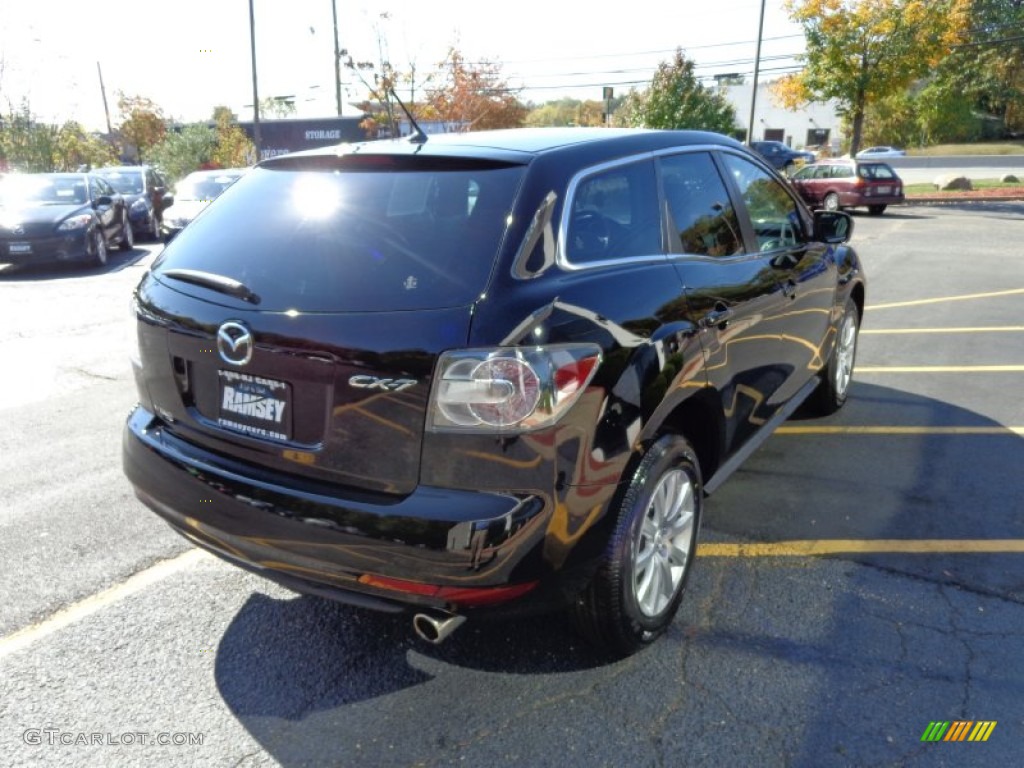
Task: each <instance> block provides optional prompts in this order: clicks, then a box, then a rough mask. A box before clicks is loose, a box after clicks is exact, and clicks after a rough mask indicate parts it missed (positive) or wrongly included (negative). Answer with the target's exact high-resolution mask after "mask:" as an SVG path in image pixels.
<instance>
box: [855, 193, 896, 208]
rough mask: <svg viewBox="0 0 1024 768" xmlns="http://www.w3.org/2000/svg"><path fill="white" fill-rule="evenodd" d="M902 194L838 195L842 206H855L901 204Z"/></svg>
mask: <svg viewBox="0 0 1024 768" xmlns="http://www.w3.org/2000/svg"><path fill="white" fill-rule="evenodd" d="M904 199H905V198H904V196H903V195H853V194H847V195H840V202H841V203H842V205H843V206H844V207H850V208H857V207H866V206H870V205H902V204H903V202H904Z"/></svg>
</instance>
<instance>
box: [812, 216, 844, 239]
mask: <svg viewBox="0 0 1024 768" xmlns="http://www.w3.org/2000/svg"><path fill="white" fill-rule="evenodd" d="M852 236H853V218H852V217H851V216H850V214H848V213H843V212H842V211H815V212H814V239H815V240H817V241H819V242H822V243H828V244H829V245H839V244H840V243H846V242H849V240H850V238H851V237H852Z"/></svg>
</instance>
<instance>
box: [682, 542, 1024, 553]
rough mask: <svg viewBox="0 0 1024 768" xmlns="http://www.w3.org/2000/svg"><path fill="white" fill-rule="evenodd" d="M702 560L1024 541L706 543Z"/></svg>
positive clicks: (1014, 549)
mask: <svg viewBox="0 0 1024 768" xmlns="http://www.w3.org/2000/svg"><path fill="white" fill-rule="evenodd" d="M698 553H699V554H700V556H701V557H815V556H820V555H841V554H866V555H873V554H905V555H916V554H924V555H930V554H947V555H955V554H966V555H970V554H993V553H997V554H998V553H1016V554H1020V553H1024V539H819V540H806V541H773V542H757V543H745V544H732V543H724V542H708V543H702V544H701V545H700V547H699V548H698Z"/></svg>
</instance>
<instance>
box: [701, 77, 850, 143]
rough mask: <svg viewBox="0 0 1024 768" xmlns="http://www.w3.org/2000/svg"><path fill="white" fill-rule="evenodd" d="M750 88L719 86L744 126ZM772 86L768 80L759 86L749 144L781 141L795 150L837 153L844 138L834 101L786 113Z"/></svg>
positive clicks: (747, 112) (748, 112)
mask: <svg viewBox="0 0 1024 768" xmlns="http://www.w3.org/2000/svg"><path fill="white" fill-rule="evenodd" d="M752 85H753V84H752V83H750V82H744V83H733V84H728V85H726V84H723V85H721V86H719V87H720V88H721V91H722V94H723V95H724V96H725V97H726V98H727V99H728V100H729V103H730V104H732V106H733V108H735V110H736V116H737V119H738V120H739V122H741V123H742V124H743V125H744V126H745V125H746V124H747V121H748V119H749V117H750V96H751V87H752ZM771 85H772V84H771V82H770V81H768V82H761V83H758V86H757V106H756V108H755V110H754V135H753V136H751V137H750V141H781V142H783V143H784V144H786V145H788V146H790V147H792V148H794V149H813V150H818V151H820V150H821V149H824V148H828V151H829V154H831V155H838V154H840V147H841V146H842V144H843V140H844V138H845V137H844V136H843V131H842V118H841V117H840V116H839V115H838V114H837V112H836V104H835V102H831V101H830V102H826V103H821V102H814V103H811V104H808V105H807V106H806V107H803V108H802V109H799V110H796V111H792V110H788V109H785V108H784V107H780V106H779V105H778V104H776V101H775V97H774V95H773V94H772V92H771ZM743 133H746V130H744V131H743Z"/></svg>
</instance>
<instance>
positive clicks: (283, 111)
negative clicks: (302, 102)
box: [260, 96, 296, 117]
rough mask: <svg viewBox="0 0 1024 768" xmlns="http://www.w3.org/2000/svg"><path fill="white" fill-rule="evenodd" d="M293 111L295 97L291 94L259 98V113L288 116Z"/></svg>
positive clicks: (269, 115)
mask: <svg viewBox="0 0 1024 768" xmlns="http://www.w3.org/2000/svg"><path fill="white" fill-rule="evenodd" d="M295 111H296V110H295V99H294V98H292V97H291V96H267V98H265V99H260V115H266V116H267V117H290V116H292V115H294V114H295Z"/></svg>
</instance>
